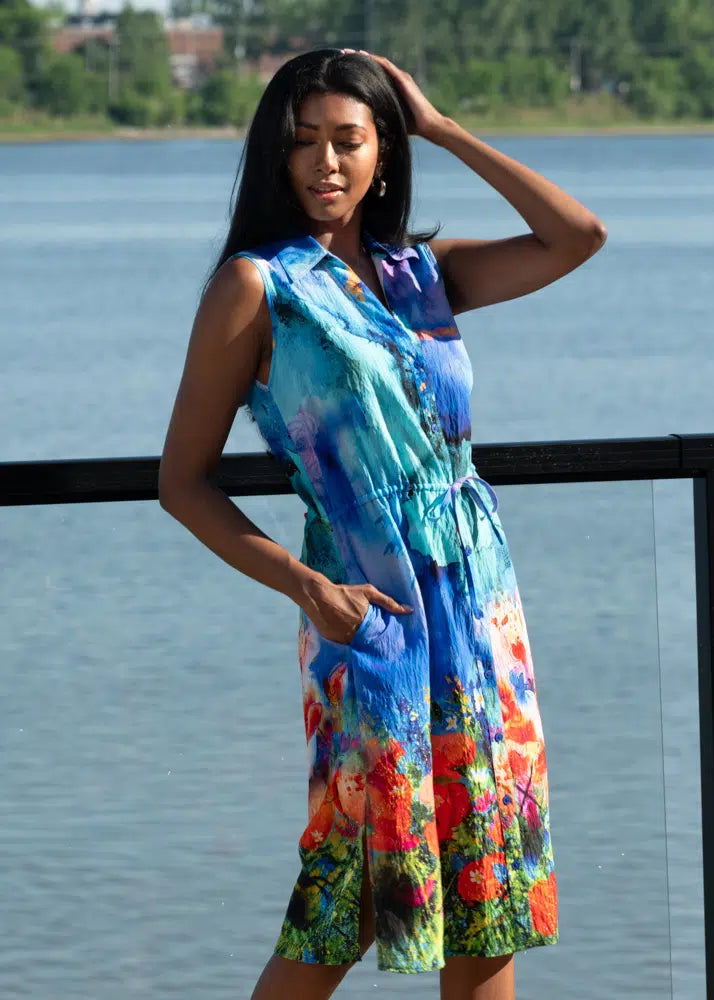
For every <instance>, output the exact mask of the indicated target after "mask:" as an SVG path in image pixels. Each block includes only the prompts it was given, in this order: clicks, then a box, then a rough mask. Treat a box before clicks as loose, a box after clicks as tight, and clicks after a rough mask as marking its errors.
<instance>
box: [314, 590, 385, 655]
mask: <svg viewBox="0 0 714 1000" xmlns="http://www.w3.org/2000/svg"><path fill="white" fill-rule="evenodd" d="M375 610H376V609H375V605H374V604H372V603H371V601H370V604H369V607H368V608H367V610H366V612H365V615H364V618H363V619H362V621H361V622H360V623H359V625H358V626H357V631H356V632H355V634H354V635H353V636H352V638H351V639H350V641H349V642H336V641H335V640H334V639H328V638H326V637H325V636H324V635H322V633H320V639H321V640H322V642H329V643H331V644H332V645H333V646H340V647H341V648H342V649H351V648H352V647H353V646H354V645H355V644H357V643H359V641H360V639H361V638H362V636H363V635H364V633H365V632H366V631H367V629H368V628H369V624H370V622H371V621H372V618H373V617H374V614H375Z"/></svg>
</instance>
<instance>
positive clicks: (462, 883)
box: [456, 851, 506, 903]
mask: <svg viewBox="0 0 714 1000" xmlns="http://www.w3.org/2000/svg"><path fill="white" fill-rule="evenodd" d="M505 861H506V856H505V854H502V853H501V852H500V851H498V852H497V853H496V854H487V855H486V856H485V857H483V858H479V860H478V861H471V862H470V863H469V864H468V865H466V866H465V867H464V868H462V870H461V871H460V872H459V878H458V881H457V883H456V884H457V886H458V889H459V893H460V895H461V897H462V899H467V900H469V901H470V902H474V903H475V902H483V901H484V900H486V899H497V898H498V897H499V896H503V895H504V891H505V887H504V885H503V883H502V882H500V881H499V879H498V878H496V876H495V875H494V873H493V866H494V865H497V864H505Z"/></svg>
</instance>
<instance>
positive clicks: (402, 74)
mask: <svg viewBox="0 0 714 1000" xmlns="http://www.w3.org/2000/svg"><path fill="white" fill-rule="evenodd" d="M342 51H343V52H359V53H360V54H361V55H364V56H369V57H370V59H374V60H375V62H378V63H379V64H380V66H383V67H384V69H385V70H386V71H387V73H389V74H390V76H391V77H392V79H393V80H394V81H395V83H396V85H397V87H398V88H399V91H400V93H401V94H402V96H403V98H404V100H405V102H406V104H407V106H408V107H409V110H410V111H411V113H412V118H413V120H414V124H413V126H412V127H411V128H409V134H410V135H419V136H421V137H422V138H424V139H430V140H432V141H434V138H435V136H436V134H437V133H438V131H439V129H440V128H441V127H442V126H443V125H444V124H445V122H446V118H445V116H444V115H442V114H441V112H440V111H437V110H436V108H435V107H434V105H433V104H432V103H431V102H430V101H429V100H427V98H426V97H425V96H424V94H423V93H422V92H421V90H420V89H419V87H418V86H417V83H416V81H415V80H414V77H413V76H412V75H411V73H407V72H406V71H405V70H403V69H400V68H399V67H398V66H395V65H394V63H393V62H391V61H390V60H389V59H387V58H386V56H377V55H374V53H373V52H366V51H365V50H364V49H343V50H342Z"/></svg>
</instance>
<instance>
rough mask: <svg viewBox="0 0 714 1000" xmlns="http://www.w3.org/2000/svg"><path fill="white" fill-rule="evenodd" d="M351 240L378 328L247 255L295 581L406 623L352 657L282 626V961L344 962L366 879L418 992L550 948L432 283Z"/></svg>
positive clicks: (320, 273) (291, 248)
mask: <svg viewBox="0 0 714 1000" xmlns="http://www.w3.org/2000/svg"><path fill="white" fill-rule="evenodd" d="M363 236H364V239H365V244H366V246H367V247H368V249H369V251H370V253H371V254H372V257H373V260H374V263H375V266H376V268H377V273H378V275H379V277H380V281H381V284H382V287H383V291H384V295H385V299H386V302H387V303H388V306H389V308H385V306H384V304H383V302H382V301H381V300H380V298H378V297H377V295H375V293H374V292H373V291H372V290H371V289H370V288H369V287H367V286H366V285H365V284H364V283H363V282H362V281H361V280H360V278H359V277H358V276H357V274H356V273H355V272H354V271H353V270H352V269H351V268H349V267H348V266H347V265H346V264H345V263H344V262H343V261H342V260H340V258H338V257H336V256H335V255H333V254H332V253H330V252H329V251H327V250H325V249H324V248H323V247H322V246H321V244H320V243H319V242H318V241H317V240H316V239H315V238H314V237H312V236H310V235H305V236H303V237H300V238H297V239H292V240H283V241H278V242H273V243H270V244H263V245H262V246H260V247H256V248H254V249H251V250H249V251H243V252H242V254H241V255H242V256H246V257H249V258H250V259H252V260H253V261H254V262H255V264H256V266H257V267H258V269H259V270H260V273H261V274H262V276H263V280H264V283H265V287H266V294H267V297H268V302H269V305H270V310H271V316H272V322H273V356H272V360H271V369H270V378H269V381H268V383H267V384H263V383H259V382H255V383H254V384H253V386H252V388H251V392H250V395H249V397H248V399H247V403H248V407H249V411H250V414H251V415H252V417H253V419H254V420H255V422H256V424H257V426H258V429H259V431H260V433H261V435H262V436H263V439H264V440H265V442H266V445H267V446H268V449H269V451H270V452H271V453H272V454H274V455H275V456H276V457H277V458H279V459H281V460H283V461H285V462H286V463H289V466H288V467H289V469H290V470H292V471H291V482H292V484H293V486H294V488H295V491H296V492H297V493H298V495H299V496H300V497H301V499H302V500H303V501H304V503H305V505H306V511H305V531H304V537H303V545H302V552H301V560H302V561H303V562H304V563H305V564H306V565H308V566H310V567H312V568H313V569H315V570H316V571H318V572H320V573H322V574H323V575H324V576H326V577H327V578H328V579H330V580H332V581H334V582H335V583H349V584H357V583H372V584H374V586H376V587H377V588H378V589H379V590H381V591H383V592H384V593H387V594H389V595H391V596H392V597H394V598H396V599H397V600H398V601H401V602H404V603H406V604H409V605H411V606H412V608H413V611H412V612H411V613H409V614H395V613H392V612H389V611H387V610H386V609H385V608H383V607H382V606H381V605H378V604H376V603H371V604H370V605H369V608H368V610H367V613H366V615H365V617H364V619H363V621H362V623H361V624H360V626H359V628H358V630H357V632H356V634H355V635H354V636H353V638H352V639H351V641H350V642H349V643H338V642H333V641H332V640H329V639H327V638H326V637H325V636H323V635H321V634H320V632H319V631H318V630H317V628H316V627H315V625H314V624H313V623H312V622H311V621H310V619H309V618H308V616H307V615H306V614H305V612H304V611H302V609H299V620H298V663H299V670H300V679H301V689H302V700H303V714H304V723H305V736H306V745H307V763H308V775H307V777H308V783H307V822H306V825H305V828H304V830H303V833H302V835H301V836H300V839H299V843H298V854H299V859H300V870H299V873H298V877H297V881H296V883H295V886H294V889H293V892H292V894H291V897H290V900H289V903H288V906H287V911H286V913H285V915H284V918H283V922H282V926H281V928H280V932H279V936H278V939H277V942H276V945H275V952H276V953H277V954H279V955H282V956H284V957H286V958H291V959H296V960H300V961H303V962H312V963H325V964H339V963H343V962H348V961H359V960H360V959H361V954H360V948H359V924H360V889H361V879H362V869H363V864H365V863H366V862H368V874H369V878H370V882H371V887H372V897H373V904H374V919H375V931H376V951H377V965H378V968H379V969H382V970H384V971H393V972H405V973H410V972H425V971H429V970H434V969H439V968H442V967H443V966H444V963H445V959H446V958H448V957H450V956H455V955H478V956H496V955H505V954H510V953H511V952H514V951H517V950H523V949H526V948H531V947H535V946H538V945H547V944H555V943H556V942H557V940H558V906H557V885H556V876H555V869H554V861H553V849H552V844H551V839H550V816H549V805H548V774H547V766H546V756H545V743H544V737H543V729H542V724H541V717H540V711H539V707H538V700H537V692H536V685H535V677H534V673H533V662H532V656H531V649H530V644H529V641H528V634H527V630H526V623H525V619H524V615H523V608H522V604H521V599H520V594H519V590H518V584H517V581H516V577H515V573H514V569H513V565H512V562H511V558H510V553H509V549H508V543H507V540H506V536H505V533H504V530H503V525H502V523H501V520H500V517H499V514H498V512H497V507H498V501H497V497H496V494H495V492H494V491H493V489H492V487H491V486H490V484H488V483H486V482H485V481H484V480H483V479H482V478H481V477H480V476H479V475H478V473H477V470H476V468H475V467H474V465H473V462H472V459H471V418H470V395H471V391H472V389H473V385H474V371H473V368H472V364H471V361H470V358H469V355H468V354H467V352H466V350H465V347H464V344H463V341H462V339H461V336H460V334H459V330H458V328H457V326H456V323H455V320H454V316H453V314H452V312H451V309H450V307H449V303H448V300H447V297H446V293H445V289H444V283H443V280H442V276H441V274H440V273H439V268H438V265H437V263H436V260H435V258H434V256H433V254H432V252H431V250H430V248H429V246H428V244H426V243H422V244H419V245H418V246H416V247H405V248H400V247H394V246H388V245H385V244H382V243H379V242H378V241H377V240H376V239H375V238H374V237H373V236H372V235H371V234H370V233H368V232H364V233H363ZM276 669H277V668H276ZM365 850H366V853H367V857H365Z"/></svg>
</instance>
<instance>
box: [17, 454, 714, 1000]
mask: <svg viewBox="0 0 714 1000" xmlns="http://www.w3.org/2000/svg"><path fill="white" fill-rule="evenodd" d="M472 458H473V462H474V465H475V466H476V468H477V470H478V472H479V475H481V476H483V477H484V478H485V479H486V480H487V481H488V482H489V483H491V484H492V485H493V486H499V485H517V484H519V485H524V484H528V483H573V482H598V481H601V480H611V481H626V480H635V479H691V480H692V490H693V518H694V551H695V573H696V604H697V650H698V673H699V734H700V754H701V808H702V846H703V850H702V867H703V872H702V874H703V888H704V935H705V962H706V983H707V1000H714V852H712V851H710V850H709V845H710V844H712V843H714V664H713V661H712V655H713V653H714V642H713V637H714V587H713V586H712V580H714V435H712V434H670V435H667V436H666V437H649V438H604V439H599V440H593V439H587V440H580V441H578V440H574V441H529V442H526V443H524V442H515V443H500V444H489V445H473V446H472ZM158 471H159V458H158V457H153V458H88V459H57V460H51V461H37V462H4V463H0V506H17V505H31V504H65V503H97V502H107V501H121V500H156V499H158ZM213 478H214V482H215V483H216V485H217V486H219V487H220V488H221V489H222V490H224V491H225V492H226V493H227V494H228V495H229V496H261V495H262V496H273V495H276V494H288V493H291V492H293V490H292V486H291V484H290V481H289V479H288V472H287V469H286V467H285V466H284V465H282V464H281V463H280V462H278V461H277V460H276V459H275V458H273V457H272V456H270V455H266V454H264V453H261V452H254V453H247V454H232V455H224V456H223V457H222V458H221V461H220V463H219V465H218V468H217V470H216V474H215V476H214V477H213Z"/></svg>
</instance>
